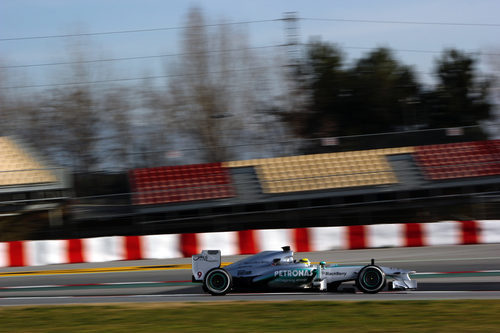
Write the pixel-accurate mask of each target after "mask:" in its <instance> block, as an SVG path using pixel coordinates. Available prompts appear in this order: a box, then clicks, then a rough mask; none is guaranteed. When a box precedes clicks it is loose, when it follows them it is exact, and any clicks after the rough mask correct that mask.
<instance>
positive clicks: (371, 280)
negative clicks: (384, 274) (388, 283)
mask: <svg viewBox="0 0 500 333" xmlns="http://www.w3.org/2000/svg"><path fill="white" fill-rule="evenodd" d="M380 281H381V276H380V272H379V271H377V270H375V269H373V268H370V269H367V270H366V271H365V274H363V283H364V285H365V286H366V287H367V288H370V289H372V288H376V287H378V286H379V285H380Z"/></svg>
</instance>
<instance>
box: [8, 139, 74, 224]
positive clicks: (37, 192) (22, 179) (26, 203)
mask: <svg viewBox="0 0 500 333" xmlns="http://www.w3.org/2000/svg"><path fill="white" fill-rule="evenodd" d="M70 189H71V181H70V178H69V175H68V173H67V172H66V170H64V169H63V168H58V167H54V166H52V164H51V163H49V162H48V161H47V160H45V159H43V158H41V157H40V156H39V155H38V154H37V153H36V152H35V151H34V150H33V149H32V148H30V147H29V146H28V145H27V144H26V143H24V142H22V141H21V140H20V139H19V138H14V137H0V217H3V218H5V217H8V216H18V215H22V214H25V213H27V212H34V211H47V212H49V214H48V216H49V219H50V221H49V222H50V223H51V225H58V224H61V223H62V218H61V215H62V213H61V211H62V206H63V203H64V202H65V201H66V200H67V199H68V198H69V196H70ZM41 222H42V221H40V223H41Z"/></svg>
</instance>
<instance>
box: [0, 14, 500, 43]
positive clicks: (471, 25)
mask: <svg viewBox="0 0 500 333" xmlns="http://www.w3.org/2000/svg"><path fill="white" fill-rule="evenodd" d="M286 20H287V18H277V19H266V20H250V21H239V22H228V23H213V24H203V25H191V26H175V27H158V28H145V29H130V30H115V31H101V32H88V33H75V34H61V35H38V36H24V37H6V38H0V42H7V41H20V40H35V39H51V38H67V37H84V36H102V35H117V34H130V33H142V32H155V31H169V30H183V29H188V28H197V27H217V26H229V25H244V24H255V23H269V22H280V21H286ZM297 20H302V21H320V22H353V23H374V24H407V25H408V24H409V25H439V26H460V27H490V28H491V27H495V28H496V27H500V23H475V22H471V23H468V22H432V21H400V20H362V19H343V18H316V17H298V18H297Z"/></svg>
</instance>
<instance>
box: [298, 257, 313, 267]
mask: <svg viewBox="0 0 500 333" xmlns="http://www.w3.org/2000/svg"><path fill="white" fill-rule="evenodd" d="M299 262H300V263H301V264H306V265H307V266H309V265H310V264H311V262H310V261H309V259H307V258H302V259H300V260H299Z"/></svg>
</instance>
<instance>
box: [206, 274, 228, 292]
mask: <svg viewBox="0 0 500 333" xmlns="http://www.w3.org/2000/svg"><path fill="white" fill-rule="evenodd" d="M227 281H228V279H227V276H226V275H225V274H222V273H220V272H215V273H213V274H212V275H211V276H210V279H208V284H209V286H210V288H212V289H213V290H218V291H220V290H224V289H225V288H226V287H227Z"/></svg>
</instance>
